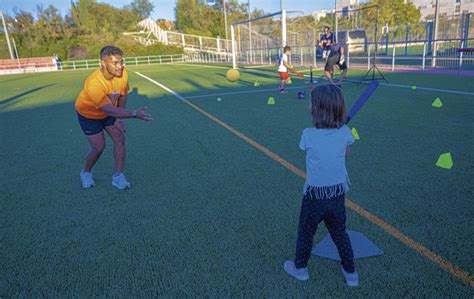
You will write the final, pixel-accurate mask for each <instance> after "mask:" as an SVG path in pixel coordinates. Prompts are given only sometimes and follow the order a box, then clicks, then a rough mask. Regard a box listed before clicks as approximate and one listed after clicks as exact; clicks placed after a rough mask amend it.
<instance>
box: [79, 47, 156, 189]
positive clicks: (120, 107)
mask: <svg viewBox="0 0 474 299" xmlns="http://www.w3.org/2000/svg"><path fill="white" fill-rule="evenodd" d="M100 60H101V68H100V69H98V70H96V71H94V72H93V73H92V74H91V75H89V77H87V79H86V81H85V83H84V88H83V90H82V91H81V93H80V94H79V96H78V97H77V99H76V103H75V107H76V111H77V117H78V119H79V124H80V126H81V128H82V131H84V134H85V135H86V138H87V140H88V141H89V143H90V145H91V150H90V151H89V153H88V155H87V158H86V163H85V166H84V169H83V170H82V171H81V182H82V187H84V188H90V187H93V186H94V185H95V182H94V180H93V178H92V173H91V170H92V167H93V166H94V164H95V162H97V160H98V159H99V157H100V155H101V154H102V152H103V151H104V148H105V137H104V130H105V131H106V132H107V134H109V136H110V138H111V139H112V141H113V143H114V158H115V174H114V175H113V176H112V185H113V186H115V187H117V188H118V189H126V188H130V183H129V182H128V181H127V179H126V178H125V176H124V174H123V173H122V171H123V165H124V162H125V125H124V123H123V122H122V120H121V118H139V119H141V120H145V121H149V120H153V118H152V117H151V115H149V114H146V113H145V111H144V110H145V108H144V107H142V108H139V109H137V110H127V109H126V108H125V105H126V103H127V93H128V72H127V70H125V68H124V65H123V59H122V50H120V49H119V48H117V47H113V46H106V47H104V48H102V50H101V51H100Z"/></svg>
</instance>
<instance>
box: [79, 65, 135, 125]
mask: <svg viewBox="0 0 474 299" xmlns="http://www.w3.org/2000/svg"><path fill="white" fill-rule="evenodd" d="M127 93H128V72H127V70H126V69H124V70H123V73H122V77H120V78H118V77H114V78H112V79H110V80H107V79H106V78H105V77H104V75H103V74H102V73H101V71H100V69H98V70H96V71H94V72H93V73H92V74H90V75H89V77H87V79H86V82H84V88H83V89H82V91H81V93H80V94H79V96H78V97H77V99H76V104H75V106H76V110H77V112H78V113H79V114H80V115H82V116H84V117H86V118H91V119H104V118H106V117H107V114H105V112H104V111H102V109H100V108H101V107H103V106H106V105H108V104H112V105H114V106H117V104H118V98H119V97H120V96H121V95H126V94H127Z"/></svg>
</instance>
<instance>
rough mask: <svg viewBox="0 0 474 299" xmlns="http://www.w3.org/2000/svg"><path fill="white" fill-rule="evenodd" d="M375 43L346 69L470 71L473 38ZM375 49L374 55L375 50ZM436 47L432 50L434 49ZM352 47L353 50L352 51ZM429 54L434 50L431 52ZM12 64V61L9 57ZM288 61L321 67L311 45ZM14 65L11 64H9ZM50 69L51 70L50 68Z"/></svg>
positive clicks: (247, 58) (148, 59) (158, 59)
mask: <svg viewBox="0 0 474 299" xmlns="http://www.w3.org/2000/svg"><path fill="white" fill-rule="evenodd" d="M406 47H407V43H406V42H391V43H389V44H388V45H387V44H386V43H379V44H377V47H376V45H375V44H373V43H362V44H351V45H349V46H348V47H346V49H349V51H347V50H346V53H345V56H346V62H347V64H348V66H349V67H350V68H358V69H361V68H362V69H365V68H370V67H371V64H372V62H374V58H375V59H376V60H375V62H376V63H377V65H378V66H379V68H384V69H385V70H392V71H395V70H403V69H419V70H425V69H427V68H439V69H456V70H459V71H463V70H474V53H472V52H465V53H462V52H459V49H460V48H474V39H466V40H437V41H432V42H430V41H416V42H415V41H413V42H410V43H408V49H407V48H406ZM376 48H377V51H376V55H375V53H374V52H375V49H376ZM435 48H436V49H437V50H436V51H435V50H434V49H435ZM354 49H356V50H354ZM433 53H435V54H434V55H433ZM280 56H281V49H280V48H264V49H253V50H252V51H240V52H238V53H237V57H236V58H237V62H238V64H239V65H273V66H276V65H278V62H279V59H280ZM231 60H232V54H231V53H226V52H193V53H188V54H175V55H155V56H137V57H124V62H125V65H127V66H134V65H137V66H138V65H148V64H150V65H151V64H171V63H183V62H195V63H206V64H228V63H230V62H231ZM12 63H13V64H14V65H17V64H16V60H12ZM290 63H291V64H293V65H296V66H314V67H317V68H322V67H324V63H325V61H324V60H323V59H322V57H321V55H320V53H318V51H317V49H316V48H315V47H293V48H292V54H291V56H290ZM57 66H58V69H59V70H60V71H65V70H84V69H93V68H98V67H100V60H99V59H89V60H72V61H63V62H57ZM13 68H15V67H13ZM35 71H38V70H35V69H31V68H28V69H25V68H21V69H20V68H18V67H16V70H15V71H9V72H8V73H24V72H35ZM50 71H53V70H50Z"/></svg>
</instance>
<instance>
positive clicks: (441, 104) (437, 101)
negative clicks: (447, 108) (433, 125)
mask: <svg viewBox="0 0 474 299" xmlns="http://www.w3.org/2000/svg"><path fill="white" fill-rule="evenodd" d="M431 106H433V107H436V108H441V107H443V102H441V99H440V98H436V100H434V102H433V104H431Z"/></svg>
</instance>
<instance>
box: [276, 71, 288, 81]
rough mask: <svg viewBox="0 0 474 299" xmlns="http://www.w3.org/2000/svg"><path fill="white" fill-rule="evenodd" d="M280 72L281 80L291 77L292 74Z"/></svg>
mask: <svg viewBox="0 0 474 299" xmlns="http://www.w3.org/2000/svg"><path fill="white" fill-rule="evenodd" d="M278 73H279V74H280V78H281V80H287V79H290V74H289V73H288V72H278Z"/></svg>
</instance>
